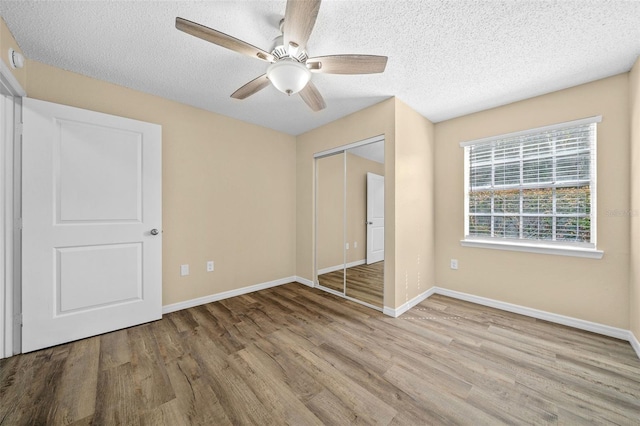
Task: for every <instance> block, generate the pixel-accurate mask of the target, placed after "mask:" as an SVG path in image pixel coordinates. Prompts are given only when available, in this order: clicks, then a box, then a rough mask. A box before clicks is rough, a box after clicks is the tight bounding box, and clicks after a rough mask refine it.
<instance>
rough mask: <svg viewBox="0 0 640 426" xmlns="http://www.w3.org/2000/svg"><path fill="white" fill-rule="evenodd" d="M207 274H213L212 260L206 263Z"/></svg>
mask: <svg viewBox="0 0 640 426" xmlns="http://www.w3.org/2000/svg"><path fill="white" fill-rule="evenodd" d="M207 272H213V260H210V261H208V262H207Z"/></svg>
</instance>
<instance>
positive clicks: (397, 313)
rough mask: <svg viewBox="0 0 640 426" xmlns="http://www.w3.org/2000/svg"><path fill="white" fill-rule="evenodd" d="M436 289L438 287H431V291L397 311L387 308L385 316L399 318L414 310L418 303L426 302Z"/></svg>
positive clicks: (383, 310) (384, 310) (401, 306)
mask: <svg viewBox="0 0 640 426" xmlns="http://www.w3.org/2000/svg"><path fill="white" fill-rule="evenodd" d="M435 288H436V287H431V288H430V289H429V290H427V291H425V292H424V293H420V294H419V295H417V296H416V297H414V298H413V299H411V300H409V301H407V302H405V303H403V304H402V305H400V306H398V307H397V308H395V309H394V308H390V307H388V306H385V307H384V308H383V309H382V313H383V314H385V315H389V316H390V317H394V318H398V317H399V316H400V315H402V314H404V313H405V312H407V311H408V310H409V309H411V308H413V307H414V306H416V305H417V304H418V303H420V302H422V301H423V300H425V299H426V298H428V297H429V296H431V295H432V294H433V293H434V291H435Z"/></svg>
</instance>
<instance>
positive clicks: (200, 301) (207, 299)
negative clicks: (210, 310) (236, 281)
mask: <svg viewBox="0 0 640 426" xmlns="http://www.w3.org/2000/svg"><path fill="white" fill-rule="evenodd" d="M297 279H298V277H295V276H292V277H286V278H280V279H279V280H274V281H268V282H265V283H261V284H255V285H250V286H247V287H242V288H237V289H235V290H229V291H223V292H222V293H215V294H210V295H209V296H204V297H198V298H196V299H191V300H185V301H184V302H178V303H172V304H170V305H164V306H163V307H162V313H163V314H168V313H170V312H175V311H180V310H182V309H187V308H193V307H194V306H200V305H205V304H207V303H211V302H216V301H218V300H223V299H228V298H230V297H235V296H240V295H243V294H247V293H253V292H254V291H258V290H264V289H267V288H271V287H276V286H279V285H283V284H289V283H292V282H295V281H296V280H297Z"/></svg>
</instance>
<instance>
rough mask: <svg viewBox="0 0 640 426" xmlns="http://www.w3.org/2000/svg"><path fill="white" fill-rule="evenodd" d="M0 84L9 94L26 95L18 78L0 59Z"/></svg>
mask: <svg viewBox="0 0 640 426" xmlns="http://www.w3.org/2000/svg"><path fill="white" fill-rule="evenodd" d="M0 84H1V85H2V88H3V89H4V90H6V91H8V92H9V93H8V94H10V95H12V96H17V97H24V96H27V92H25V91H24V89H23V88H22V86H21V85H20V82H19V81H18V79H17V78H16V77H15V76H14V75H13V73H12V72H11V70H10V69H9V67H8V66H7V64H5V63H4V61H3V60H2V59H0Z"/></svg>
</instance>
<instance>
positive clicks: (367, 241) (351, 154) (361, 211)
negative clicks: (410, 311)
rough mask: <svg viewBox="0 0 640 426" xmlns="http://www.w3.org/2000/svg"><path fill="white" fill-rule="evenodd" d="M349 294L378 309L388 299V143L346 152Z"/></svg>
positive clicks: (346, 287)
mask: <svg viewBox="0 0 640 426" xmlns="http://www.w3.org/2000/svg"><path fill="white" fill-rule="evenodd" d="M346 162H347V167H346V170H347V172H346V179H347V181H346V191H347V192H346V194H347V197H346V237H347V240H346V241H347V243H348V246H347V247H349V248H348V249H347V250H346V253H347V254H346V258H347V259H346V266H347V267H346V279H345V295H346V296H349V297H352V298H354V299H358V300H360V301H362V302H365V303H368V304H370V305H373V306H376V307H382V306H383V296H384V141H379V142H375V143H371V144H367V145H362V146H359V147H357V148H352V149H349V150H347V151H346Z"/></svg>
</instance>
